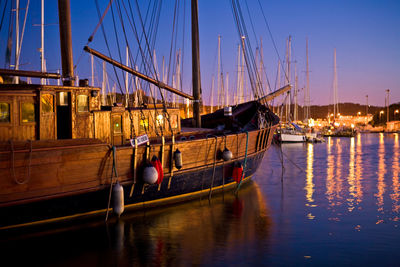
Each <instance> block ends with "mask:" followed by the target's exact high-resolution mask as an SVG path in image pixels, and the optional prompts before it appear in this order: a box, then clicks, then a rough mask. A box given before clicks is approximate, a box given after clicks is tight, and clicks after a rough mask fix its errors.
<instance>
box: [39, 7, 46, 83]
mask: <svg viewBox="0 0 400 267" xmlns="http://www.w3.org/2000/svg"><path fill="white" fill-rule="evenodd" d="M40 14H41V23H40V43H41V46H40V63H41V64H40V65H41V67H40V70H41V71H42V72H44V71H45V68H46V67H45V64H44V0H42V1H41V12H40ZM40 84H45V79H43V78H41V79H40Z"/></svg>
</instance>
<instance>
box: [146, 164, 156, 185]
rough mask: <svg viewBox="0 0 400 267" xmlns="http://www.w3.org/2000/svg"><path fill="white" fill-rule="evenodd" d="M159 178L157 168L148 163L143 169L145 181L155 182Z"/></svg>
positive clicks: (148, 182)
mask: <svg viewBox="0 0 400 267" xmlns="http://www.w3.org/2000/svg"><path fill="white" fill-rule="evenodd" d="M157 180H158V172H157V169H156V168H155V167H154V166H153V165H152V164H151V163H146V165H145V166H144V169H143V182H145V183H147V184H155V183H156V182H157Z"/></svg>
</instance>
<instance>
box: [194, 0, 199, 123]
mask: <svg viewBox="0 0 400 267" xmlns="http://www.w3.org/2000/svg"><path fill="white" fill-rule="evenodd" d="M192 79H193V97H194V100H193V119H194V126H195V127H197V128H200V127H201V117H200V107H201V81H200V48H199V18H198V0H192Z"/></svg>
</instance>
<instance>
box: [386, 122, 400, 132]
mask: <svg viewBox="0 0 400 267" xmlns="http://www.w3.org/2000/svg"><path fill="white" fill-rule="evenodd" d="M386 131H387V132H399V131H400V121H388V122H387V123H386Z"/></svg>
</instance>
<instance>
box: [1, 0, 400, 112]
mask: <svg viewBox="0 0 400 267" xmlns="http://www.w3.org/2000/svg"><path fill="white" fill-rule="evenodd" d="M5 2H6V1H1V2H0V15H2V10H3V7H4V4H5ZM8 2H10V1H8ZM30 2H31V4H30V7H29V14H28V19H27V28H26V32H25V36H24V41H23V45H22V54H21V59H20V63H21V67H20V69H27V70H40V57H39V52H38V50H37V49H38V48H39V47H40V27H38V26H33V25H34V24H39V23H40V0H31V1H30ZM107 2H108V1H99V3H100V8H101V9H102V10H104V8H105V6H106V5H107ZM119 2H121V1H119ZM140 2H141V3H140V5H144V3H146V4H147V3H148V2H147V1H140ZM260 2H261V5H262V8H263V10H264V13H265V15H266V18H267V21H268V23H269V26H270V29H271V32H272V36H273V38H274V41H275V43H276V46H277V49H278V52H279V54H280V57H281V59H284V56H285V42H286V38H287V37H288V36H289V35H291V36H292V61H296V62H297V69H298V76H299V86H300V87H304V85H305V65H306V63H305V51H306V50H305V43H306V38H307V37H308V39H309V62H310V63H309V64H310V71H311V72H310V94H311V104H317V105H322V104H330V103H332V82H333V72H334V69H333V50H334V48H336V51H337V74H338V96H339V101H340V102H355V103H361V104H365V101H366V98H365V96H366V95H369V104H371V105H378V106H383V105H384V104H385V102H384V97H385V90H386V89H390V103H395V102H400V88H399V85H400V47H399V44H400V15H399V14H400V2H399V1H396V0H391V1H389V0H383V1H378V0H351V1H345V0H335V1H333V0H323V1H321V0H319V1H318V0H314V1H312V0H303V1H290V0H280V1H262V0H260ZM240 3H241V5H242V11H243V13H244V15H245V16H247V9H246V2H245V1H241V2H240ZM45 4H46V8H45V12H46V18H45V24H48V26H46V27H45V57H46V59H47V69H48V71H49V72H54V71H56V70H57V69H59V68H60V65H61V64H60V56H59V54H60V53H59V41H58V38H59V34H58V25H57V23H58V19H57V2H56V1H45ZM174 4H175V2H174V1H167V0H166V1H163V4H162V10H161V17H160V26H159V30H158V35H157V44H156V53H157V61H158V63H159V65H160V64H161V58H162V56H165V57H166V58H168V57H169V49H170V39H171V26H170V25H171V21H172V17H173V6H174ZM247 4H248V7H249V10H250V13H251V17H252V22H253V24H254V27H255V33H256V35H257V37H258V39H257V40H258V41H259V39H260V38H262V40H263V47H264V62H265V67H266V69H267V75H268V79H269V81H270V84H271V85H272V86H273V87H274V85H275V83H276V70H277V62H278V57H277V54H276V52H275V50H274V48H273V43H272V41H271V38H270V36H269V34H268V31H267V28H266V25H265V22H264V19H263V16H262V13H261V11H260V7H259V3H258V1H257V0H248V1H247ZM20 5H21V8H22V7H25V5H26V1H24V0H21V4H20ZM132 5H133V3H132ZM185 6H186V12H185V16H186V19H185V21H186V24H185V32H186V34H185V37H184V38H185V46H184V48H183V49H184V50H183V51H184V70H183V75H184V78H183V79H184V82H183V84H184V86H185V91H187V92H188V91H189V90H190V88H189V87H190V79H191V68H190V65H189V64H190V62H191V59H190V55H191V52H190V33H189V32H188V31H189V30H190V16H189V11H190V2H189V1H187V2H186V4H185ZM180 9H181V13H182V15H181V16H183V2H182V3H181V8H180ZM7 12H9V4H8V7H7ZM23 15H24V12H22V14H21V24H22V21H23ZM71 16H72V40H73V49H74V51H73V52H74V64H78V65H77V69H76V71H77V74H78V75H79V78H89V76H90V75H91V74H90V65H89V60H90V57H89V55H88V54H86V53H85V52H82V49H83V47H84V45H85V44H86V43H87V38H88V37H89V36H90V34H91V33H92V32H93V30H94V28H95V27H96V24H97V22H98V16H97V12H96V8H95V1H76V0H71ZM8 22H9V13H6V15H5V19H4V24H3V25H2V28H1V31H0V38H1V42H0V65H1V67H2V68H3V67H4V65H5V56H4V55H5V51H6V46H7V34H8V29H9V28H8ZM110 22H111V15H110V13H108V14H107V17H106V20H105V26H106V27H107V30H109V31H110V32H111V30H112V23H110ZM247 22H248V23H247V24H246V26H247V28H248V31H249V32H251V34H252V29H251V24H250V21H247ZM182 25H183V24H182ZM199 27H200V49H201V50H200V57H201V74H202V89H203V99H204V100H205V102H206V103H208V101H209V95H210V93H209V90H210V87H211V76H212V75H213V74H216V72H217V66H216V62H217V60H216V59H217V38H218V35H221V36H222V48H221V49H222V64H223V70H224V73H226V72H229V77H230V81H229V87H230V89H229V90H230V91H232V90H236V89H234V88H236V85H235V83H236V71H237V66H236V64H237V45H238V43H239V37H238V34H237V30H236V25H235V23H234V20H233V15H232V10H231V4H230V1H209V0H199ZM110 35H111V34H110ZM182 36H183V35H182ZM249 38H250V40H251V41H252V48H253V50H255V48H256V46H257V45H256V42H255V39H254V35H251V36H249ZM111 39H112V38H111V37H110V40H111ZM110 40H109V41H110ZM180 43H182V41H179V44H180ZM90 46H91V47H93V48H96V49H97V50H100V51H102V52H103V53H105V54H107V52H106V51H107V50H106V48H105V45H104V39H103V36H102V33H101V30H99V31H98V32H97V34H96V36H95V38H94V41H93V43H92V44H90ZM122 51H123V52H124V51H125V50H124V49H122ZM123 57H124V56H123ZM78 59H79V60H78ZM11 62H12V63H13V62H14V59H12V61H11ZM292 69H294V66H292ZM101 75H102V74H101V69H100V64H99V63H97V65H96V74H95V76H96V77H97V79H96V85H97V86H100V82H99V81H101ZM299 97H300V100H299V102H300V104H302V103H303V100H302V99H303V91H301V92H300V96H299Z"/></svg>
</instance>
